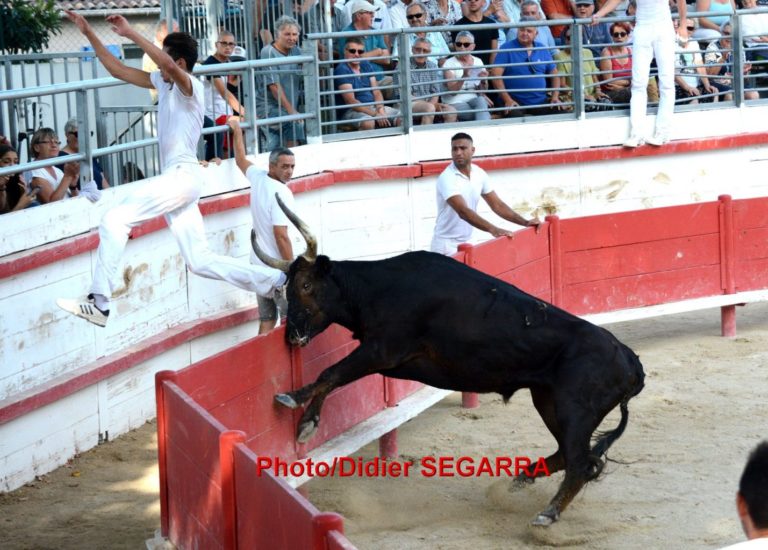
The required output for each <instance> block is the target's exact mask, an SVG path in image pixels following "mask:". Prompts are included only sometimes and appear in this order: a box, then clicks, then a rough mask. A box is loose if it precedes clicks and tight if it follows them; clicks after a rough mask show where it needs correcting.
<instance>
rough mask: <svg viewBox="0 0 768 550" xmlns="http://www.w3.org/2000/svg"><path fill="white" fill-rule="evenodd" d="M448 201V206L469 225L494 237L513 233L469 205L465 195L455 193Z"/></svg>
mask: <svg viewBox="0 0 768 550" xmlns="http://www.w3.org/2000/svg"><path fill="white" fill-rule="evenodd" d="M447 202H448V206H450V207H451V208H453V209H454V210H455V211H456V213H457V214H458V215H459V217H460V218H461V219H462V220H464V221H465V222H467V223H468V224H469V225H471V226H473V227H476V228H478V229H481V230H482V231H487V232H488V233H490V234H491V235H493V236H494V237H501V236H503V235H512V232H511V231H507V230H506V229H502V228H500V227H496V226H495V225H493V224H492V223H491V222H489V221H488V220H486V219H485V218H483V217H482V216H481V215H480V214H478V213H477V212H475V211H474V210H472V209H471V208H470V207H469V205H467V201H465V200H464V197H462V196H461V195H454V196H453V197H449V198H448V200H447Z"/></svg>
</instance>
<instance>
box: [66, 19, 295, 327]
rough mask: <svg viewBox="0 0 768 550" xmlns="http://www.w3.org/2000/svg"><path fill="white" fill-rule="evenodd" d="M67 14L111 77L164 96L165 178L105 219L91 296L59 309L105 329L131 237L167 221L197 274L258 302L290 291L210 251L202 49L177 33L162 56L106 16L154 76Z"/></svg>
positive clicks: (136, 187)
mask: <svg viewBox="0 0 768 550" xmlns="http://www.w3.org/2000/svg"><path fill="white" fill-rule="evenodd" d="M65 13H66V15H67V17H68V18H69V20H70V21H72V22H73V23H74V24H75V25H76V26H77V27H78V29H80V32H82V33H83V34H84V35H85V37H86V38H87V39H88V40H89V41H90V43H91V45H92V46H93V51H94V52H95V53H96V56H97V57H98V58H99V61H101V62H102V63H103V64H104V67H105V68H106V69H107V71H108V72H109V74H111V75H112V76H113V77H115V78H117V79H120V80H122V81H124V82H127V83H129V84H134V85H136V86H140V87H142V88H147V89H151V88H154V89H156V90H157V92H158V107H157V139H158V144H159V149H160V164H161V166H162V174H161V175H160V176H157V177H154V178H150V179H149V180H146V181H144V182H142V183H138V184H132V185H131V187H132V189H131V192H130V193H129V194H126V195H125V196H124V198H123V199H122V201H121V202H120V203H119V204H118V205H117V206H115V207H114V208H112V209H111V210H109V211H108V212H107V213H106V214H104V218H103V219H102V221H101V225H100V226H99V250H98V253H97V257H96V267H95V269H94V274H93V284H92V286H91V291H90V294H89V295H88V298H87V299H86V300H85V301H79V300H70V299H59V300H57V302H56V303H57V304H58V305H59V307H61V308H62V309H64V310H65V311H67V312H69V313H72V314H73V315H76V316H77V317H80V318H82V319H85V320H86V321H88V322H91V323H93V324H95V325H98V326H101V327H103V326H106V324H107V319H108V316H109V309H110V304H109V300H110V297H111V295H112V292H113V291H114V290H115V289H116V288H117V287H118V284H120V282H119V281H118V275H119V274H118V269H119V267H120V258H121V257H122V254H123V250H124V249H125V245H126V242H127V241H128V235H129V234H130V230H131V228H132V227H134V226H136V225H138V224H140V223H141V222H145V221H147V220H150V219H152V218H155V217H157V216H160V215H164V216H165V220H166V222H167V223H168V227H169V228H170V230H171V233H173V236H174V237H175V238H176V242H177V243H178V245H179V249H180V250H181V255H182V256H183V258H184V261H185V262H186V264H187V267H188V268H189V270H190V271H191V272H192V273H194V274H196V275H199V276H201V277H206V278H208V279H218V280H222V281H227V282H228V283H231V284H233V285H235V286H237V287H239V288H242V289H244V290H250V291H251V292H255V293H257V294H267V293H268V292H270V291H271V290H272V289H273V288H276V287H280V286H282V285H284V284H285V280H286V277H285V274H284V273H282V272H280V271H278V270H277V269H273V268H269V267H263V266H256V265H251V264H249V263H248V262H245V261H242V260H238V259H235V258H231V257H229V256H219V255H216V254H214V253H213V252H212V251H211V250H210V248H208V240H207V238H206V235H205V227H204V225H203V216H202V214H201V213H200V208H199V207H198V201H199V199H200V192H201V190H202V186H203V173H202V170H203V168H202V167H201V166H200V165H199V163H198V160H197V155H196V153H197V143H198V141H199V140H200V134H201V131H202V125H203V110H204V109H203V83H202V82H200V81H199V80H198V79H197V78H195V77H193V76H192V68H193V67H194V65H195V62H196V61H197V41H196V40H195V39H194V38H193V37H192V36H190V35H189V34H187V33H183V32H175V33H170V34H169V35H168V36H166V37H165V39H164V40H163V49H162V50H161V49H160V48H158V47H157V46H155V45H154V44H152V42H151V41H149V40H147V39H146V38H144V37H143V36H141V35H140V34H138V33H137V32H136V30H135V29H133V28H132V27H131V26H130V25H129V24H128V21H126V19H125V18H124V17H123V16H121V15H109V16H107V22H108V23H109V24H110V25H112V29H113V30H114V31H115V32H116V33H117V34H118V35H120V36H123V37H125V38H128V39H129V40H132V41H133V42H134V43H136V44H137V45H138V46H139V47H140V48H141V49H142V50H144V51H145V52H146V53H147V54H148V55H149V56H150V57H151V58H152V60H153V61H154V62H155V63H157V66H158V67H159V71H156V72H152V73H147V72H145V71H142V70H141V69H135V68H132V67H128V66H126V65H124V64H123V63H122V62H121V61H119V60H118V59H117V58H116V57H114V56H113V55H112V54H111V53H110V52H109V51H108V50H107V49H106V48H105V47H104V44H102V42H101V40H99V38H98V36H97V35H96V33H95V32H94V31H93V29H92V28H91V26H90V24H88V21H86V20H85V18H84V17H83V16H82V15H79V14H77V13H75V12H72V11H65Z"/></svg>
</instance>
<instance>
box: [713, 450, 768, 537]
mask: <svg viewBox="0 0 768 550" xmlns="http://www.w3.org/2000/svg"><path fill="white" fill-rule="evenodd" d="M736 511H737V512H738V514H739V520H741V528H742V529H743V530H744V534H745V535H746V536H747V539H748V540H747V541H745V542H740V543H738V544H733V545H731V546H727V547H725V548H723V550H749V549H752V550H760V549H763V550H764V549H765V548H768V441H763V442H761V443H760V444H758V445H757V447H755V448H754V450H753V451H752V452H751V453H750V454H749V458H748V459H747V464H746V465H745V466H744V471H743V472H742V474H741V478H740V479H739V490H738V491H737V492H736Z"/></svg>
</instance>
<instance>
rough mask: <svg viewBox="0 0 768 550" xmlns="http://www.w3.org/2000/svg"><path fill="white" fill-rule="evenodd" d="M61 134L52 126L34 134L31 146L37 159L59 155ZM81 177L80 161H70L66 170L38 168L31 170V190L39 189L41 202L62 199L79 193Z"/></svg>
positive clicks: (47, 167)
mask: <svg viewBox="0 0 768 550" xmlns="http://www.w3.org/2000/svg"><path fill="white" fill-rule="evenodd" d="M59 145H61V142H60V141H59V136H57V135H56V132H54V131H53V129H51V128H40V129H39V130H38V131H37V132H35V133H34V135H33V136H32V140H31V141H30V142H29V147H30V149H31V152H32V156H33V157H34V159H35V160H48V159H52V158H56V157H58V156H59ZM79 177H80V163H79V162H68V163H66V164H65V165H64V170H63V171H62V170H59V169H58V168H56V167H55V166H46V167H45V168H36V169H34V170H31V171H30V172H29V176H28V180H29V185H30V191H32V190H34V189H38V193H37V200H38V201H40V204H46V203H49V202H55V201H60V200H62V199H66V198H69V197H75V196H77V195H78V194H79V192H78V189H77V184H78V178H79Z"/></svg>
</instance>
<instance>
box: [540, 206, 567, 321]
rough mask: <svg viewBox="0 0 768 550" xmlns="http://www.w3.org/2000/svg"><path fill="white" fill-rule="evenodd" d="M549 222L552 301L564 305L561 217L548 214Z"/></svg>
mask: <svg viewBox="0 0 768 550" xmlns="http://www.w3.org/2000/svg"><path fill="white" fill-rule="evenodd" d="M544 219H545V220H546V221H548V222H549V278H550V285H551V287H552V297H551V300H550V301H551V302H552V304H553V305H556V306H558V307H562V304H563V253H562V250H561V240H560V218H559V217H558V216H547V217H546V218H544Z"/></svg>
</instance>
